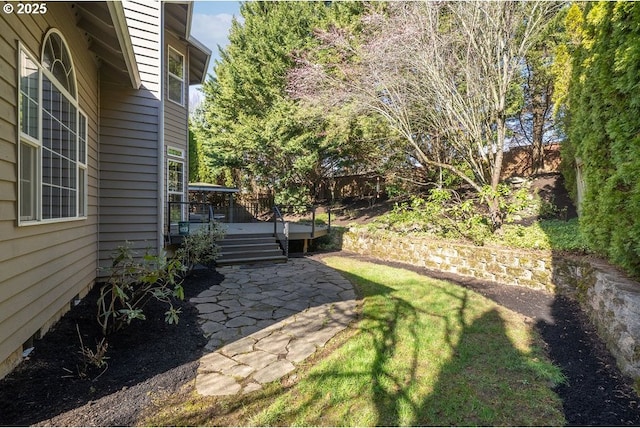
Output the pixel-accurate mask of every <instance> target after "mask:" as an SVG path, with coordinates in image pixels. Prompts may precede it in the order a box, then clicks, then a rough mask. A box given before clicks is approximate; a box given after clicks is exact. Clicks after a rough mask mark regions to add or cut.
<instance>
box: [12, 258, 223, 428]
mask: <svg viewBox="0 0 640 428" xmlns="http://www.w3.org/2000/svg"><path fill="white" fill-rule="evenodd" d="M222 279H223V276H222V275H220V274H218V273H216V272H215V271H213V270H204V271H199V272H196V273H194V274H192V275H190V276H189V277H188V278H187V279H186V280H185V282H184V284H183V286H184V289H185V301H184V302H178V306H179V307H180V308H181V309H182V313H181V315H180V320H179V322H178V324H177V325H175V324H174V325H168V324H167V323H165V321H164V312H165V311H166V308H165V306H162V305H160V304H158V303H157V302H155V301H150V302H149V303H148V304H147V306H146V307H145V315H146V318H147V319H146V320H145V321H141V320H134V321H133V322H132V324H131V325H130V326H128V327H126V328H125V329H124V330H121V331H120V332H118V333H116V334H113V335H111V336H110V337H108V338H107V342H108V346H109V347H108V351H107V357H108V360H106V361H107V363H108V364H109V366H108V368H107V370H106V371H105V372H104V373H103V374H100V373H101V372H102V370H101V369H98V368H96V367H93V366H90V367H88V368H86V369H85V368H84V363H83V358H82V355H81V353H80V349H81V346H80V339H79V337H78V331H77V328H79V329H80V333H81V334H82V341H83V343H84V346H86V347H88V348H92V349H93V350H94V351H95V350H96V345H97V343H98V342H99V341H100V339H101V337H102V335H101V331H100V327H99V326H98V323H97V321H96V318H95V317H96V312H97V307H96V300H97V296H98V291H99V287H95V288H94V289H93V290H92V291H91V292H90V293H89V294H88V295H87V296H86V297H85V298H84V299H83V300H82V302H81V303H80V304H79V305H77V306H75V307H74V308H73V309H72V310H71V311H69V312H68V313H67V314H66V315H65V316H64V317H63V318H62V319H61V320H60V321H59V322H58V323H57V324H56V325H55V326H54V328H53V330H52V331H50V332H49V333H47V334H46V335H45V337H44V338H43V339H41V340H38V341H36V343H35V349H34V351H33V352H32V353H31V354H30V355H29V357H28V359H26V360H25V361H23V362H22V363H21V364H20V365H19V366H18V367H17V368H16V369H15V370H14V371H13V372H11V373H10V374H9V375H7V376H6V377H5V378H4V379H2V380H0V425H18V426H26V425H33V424H42V425H55V426H116V425H118V426H129V425H134V424H135V423H136V419H137V416H138V415H139V414H140V412H141V411H142V410H143V409H144V408H145V407H146V406H148V405H149V404H150V403H151V399H152V395H151V394H150V393H159V392H171V391H174V390H177V389H178V388H180V386H182V385H184V384H185V383H186V382H189V381H191V380H192V379H193V378H194V376H195V372H196V369H197V364H198V359H199V358H200V356H201V355H202V352H203V349H204V346H205V345H206V343H207V341H206V339H205V338H204V336H203V335H202V332H201V330H200V328H199V327H198V324H197V310H196V309H195V307H194V306H193V305H191V304H189V303H188V302H187V301H188V299H189V297H192V296H196V295H197V294H199V293H200V292H201V291H203V290H205V289H207V288H209V287H211V286H212V285H214V284H219V283H220V281H221V280H222Z"/></svg>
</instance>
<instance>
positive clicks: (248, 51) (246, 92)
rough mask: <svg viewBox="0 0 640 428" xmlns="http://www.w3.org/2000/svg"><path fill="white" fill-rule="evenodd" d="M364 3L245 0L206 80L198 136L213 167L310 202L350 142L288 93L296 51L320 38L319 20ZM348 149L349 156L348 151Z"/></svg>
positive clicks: (341, 16) (343, 15) (293, 200)
mask: <svg viewBox="0 0 640 428" xmlns="http://www.w3.org/2000/svg"><path fill="white" fill-rule="evenodd" d="M362 7H363V6H362V4H359V3H344V4H343V3H324V2H247V3H244V4H243V5H242V6H241V14H242V17H243V22H242V23H241V22H240V21H238V20H235V21H234V22H233V24H232V28H231V31H230V34H229V45H228V47H227V48H226V49H224V50H222V51H221V60H220V61H219V62H218V63H217V64H216V66H215V77H211V78H210V79H209V80H208V81H207V82H206V83H205V85H204V87H203V89H204V94H205V102H204V107H203V109H204V117H203V122H202V124H201V126H200V128H199V132H198V139H199V141H200V142H201V146H202V151H203V152H205V153H206V156H207V157H208V160H209V162H208V163H209V165H210V168H211V170H212V171H213V172H214V175H216V176H218V178H219V179H221V178H222V177H224V179H225V180H226V181H232V182H233V183H225V184H233V185H236V186H241V187H243V188H245V189H251V190H254V191H256V192H265V191H268V192H272V193H275V195H276V201H277V202H278V203H283V204H303V203H308V202H310V201H311V199H312V198H313V196H314V191H315V187H316V186H317V185H318V184H319V183H320V182H321V181H322V180H323V179H324V178H325V177H326V176H327V168H329V169H330V168H332V167H335V165H336V162H335V161H334V160H332V158H335V157H337V156H338V157H339V156H340V153H341V152H344V151H345V150H344V149H343V148H341V147H340V143H343V142H345V141H344V140H345V138H348V134H347V137H345V136H342V137H341V138H337V136H336V135H335V134H333V133H331V132H327V129H328V128H330V127H329V125H328V121H327V119H328V118H327V117H323V116H322V115H321V114H318V112H317V111H316V112H313V111H309V110H303V109H301V108H300V107H299V106H298V105H297V103H296V102H294V101H293V100H292V99H291V98H290V97H289V96H288V95H287V93H286V76H287V71H288V70H289V69H290V68H291V67H293V65H294V53H295V52H298V51H303V50H305V49H308V48H309V47H310V46H311V45H312V44H313V43H316V42H315V40H314V38H313V37H312V35H313V32H314V30H315V29H316V28H321V27H323V26H326V25H329V23H330V22H334V21H336V20H337V21H342V22H349V20H350V16H356V15H357V14H358V13H359V11H360V10H361V9H362ZM347 157H348V156H347Z"/></svg>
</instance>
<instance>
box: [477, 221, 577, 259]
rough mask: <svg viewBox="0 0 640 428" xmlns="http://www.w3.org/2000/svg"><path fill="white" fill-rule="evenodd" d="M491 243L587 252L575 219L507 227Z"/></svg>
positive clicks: (534, 248) (537, 248) (492, 238)
mask: <svg viewBox="0 0 640 428" xmlns="http://www.w3.org/2000/svg"><path fill="white" fill-rule="evenodd" d="M489 242H491V243H493V244H497V245H503V246H507V247H515V248H527V249H532V250H555V251H572V252H584V251H587V244H586V242H585V240H584V238H583V237H582V234H581V233H580V227H579V225H578V219H575V218H574V219H571V220H569V221H561V220H540V221H537V222H535V223H533V224H532V225H530V226H522V225H516V224H511V225H505V226H503V227H502V230H501V231H500V233H498V234H496V235H494V236H492V237H491V239H490V240H489Z"/></svg>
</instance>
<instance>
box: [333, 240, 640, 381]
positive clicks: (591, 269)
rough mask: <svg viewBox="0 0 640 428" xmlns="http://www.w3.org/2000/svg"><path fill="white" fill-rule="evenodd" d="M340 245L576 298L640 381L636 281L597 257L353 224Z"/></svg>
mask: <svg viewBox="0 0 640 428" xmlns="http://www.w3.org/2000/svg"><path fill="white" fill-rule="evenodd" d="M342 249H343V250H344V251H351V252H354V253H358V254H362V255H366V256H370V257H374V258H377V259H381V260H387V261H394V262H400V263H407V264H411V265H414V266H420V267H425V268H427V269H432V270H436V271H441V272H448V273H454V274H458V275H461V276H467V277H473V278H476V279H482V280H487V281H493V282H498V283H501V284H507V285H514V286H522V287H528V288H533V289H536V290H544V291H547V292H551V293H560V294H563V295H567V296H570V297H572V298H574V299H576V300H577V301H578V302H579V303H580V306H581V307H582V309H583V310H584V311H585V312H586V313H587V315H588V316H589V318H590V319H591V321H592V322H593V323H594V325H595V326H596V328H597V330H598V333H599V335H600V337H601V338H602V339H603V340H604V341H605V343H606V344H607V347H608V348H609V350H610V351H611V353H612V354H613V355H614V356H615V358H616V360H617V362H618V366H619V367H620V369H621V370H622V372H623V373H625V374H626V375H628V376H630V377H632V378H633V379H635V380H636V381H640V284H638V283H637V282H635V281H631V280H629V279H628V278H626V277H625V276H624V275H622V274H621V273H619V272H617V271H616V270H615V269H613V268H612V267H611V266H609V265H607V264H605V263H603V262H599V261H596V260H590V259H587V258H580V257H568V256H561V255H556V254H554V253H553V252H551V251H527V250H516V249H511V248H509V249H506V248H501V247H492V246H484V247H476V246H473V245H469V244H463V243H455V242H450V241H441V240H436V239H433V238H427V237H423V236H400V235H397V234H394V233H390V232H384V231H376V232H375V234H374V233H370V232H368V231H366V230H362V229H351V230H349V231H348V232H346V233H345V234H344V236H343V242H342Z"/></svg>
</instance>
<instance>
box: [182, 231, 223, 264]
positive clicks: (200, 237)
mask: <svg viewBox="0 0 640 428" xmlns="http://www.w3.org/2000/svg"><path fill="white" fill-rule="evenodd" d="M223 236H224V230H223V229H222V227H221V226H220V223H218V222H210V223H209V224H208V227H206V228H205V227H203V228H201V229H199V230H197V231H196V232H194V233H191V234H190V235H187V236H185V237H184V240H183V241H182V246H181V247H180V249H179V250H178V252H177V253H176V258H178V259H180V260H181V261H182V264H183V265H184V266H185V267H186V271H187V272H190V271H192V270H193V268H194V267H195V266H196V265H198V264H201V265H205V266H208V265H210V264H211V263H213V262H214V261H215V260H216V259H217V258H218V255H219V253H220V247H219V246H218V245H217V244H216V241H219V240H220V239H222V237H223Z"/></svg>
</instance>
